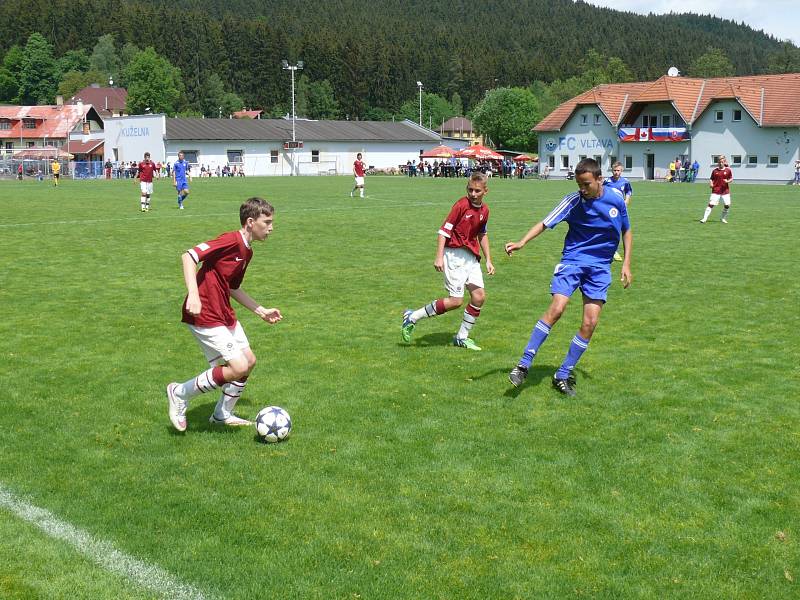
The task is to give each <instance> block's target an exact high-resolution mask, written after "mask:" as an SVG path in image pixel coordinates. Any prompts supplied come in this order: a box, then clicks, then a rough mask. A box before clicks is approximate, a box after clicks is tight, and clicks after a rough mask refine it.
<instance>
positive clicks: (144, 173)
mask: <svg viewBox="0 0 800 600" xmlns="http://www.w3.org/2000/svg"><path fill="white" fill-rule="evenodd" d="M155 170H156V165H155V163H153V162H152V161H150V160H148V161H147V162H145V161H142V162H140V163H139V180H140V181H144V182H145V183H152V182H153V172H154V171H155Z"/></svg>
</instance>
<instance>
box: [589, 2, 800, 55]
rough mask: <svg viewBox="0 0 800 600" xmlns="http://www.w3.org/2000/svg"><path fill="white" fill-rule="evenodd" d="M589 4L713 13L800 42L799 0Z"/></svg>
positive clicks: (660, 11) (639, 10)
mask: <svg viewBox="0 0 800 600" xmlns="http://www.w3.org/2000/svg"><path fill="white" fill-rule="evenodd" d="M586 2H587V3H589V4H594V5H596V6H605V7H607V8H613V9H614V10H622V11H627V12H634V13H639V14H645V15H646V14H648V13H651V12H652V13H655V14H665V13H669V12H675V13H686V12H692V13H695V14H701V15H712V16H714V17H719V18H721V19H730V20H731V21H736V22H737V23H742V22H744V23H745V24H746V25H748V26H750V27H752V28H753V29H756V30H762V31H764V32H765V33H768V34H769V35H772V36H774V37H776V38H778V39H780V40H785V39H788V40H791V41H792V42H793V43H794V44H796V45H798V46H800V9H798V3H797V0H772V1H771V2H763V1H762V2H757V1H754V0H733V1H728V2H724V1H723V0H692V2H691V3H690V4H685V3H683V2H675V1H674V0H673V1H671V2H670V1H669V0H651V1H650V2H648V3H646V4H643V3H642V2H641V0H586Z"/></svg>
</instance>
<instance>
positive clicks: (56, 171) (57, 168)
mask: <svg viewBox="0 0 800 600" xmlns="http://www.w3.org/2000/svg"><path fill="white" fill-rule="evenodd" d="M50 168H51V169H52V171H53V185H54V186H56V187H58V180H59V179H61V163H59V162H58V161H57V160H54V161H53V164H52V165H50Z"/></svg>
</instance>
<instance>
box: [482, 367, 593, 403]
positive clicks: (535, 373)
mask: <svg viewBox="0 0 800 600" xmlns="http://www.w3.org/2000/svg"><path fill="white" fill-rule="evenodd" d="M512 368H513V365H510V366H506V367H499V368H496V369H491V370H489V371H486V372H484V373H481V374H480V375H474V376H473V377H472V379H473V380H478V379H486V378H487V377H494V376H496V375H498V374H499V373H503V374H504V375H505V376H504V377H503V382H504V383H505V384H506V385H507V389H506V391H505V393H503V396H505V397H506V398H511V399H512V400H513V399H515V398H517V396H519V395H520V394H521V393H522V392H523V391H524V390H525V388H526V387H528V386H531V385H538V384H540V383H541V382H542V381H545V380H546V381H548V382H549V381H550V379H551V378H552V377H553V373H555V372H556V371H557V370H558V367H557V366H555V367H554V366H552V365H532V366H531V368H530V369H529V370H528V377H527V378H526V379H525V381H524V382H523V383H522V385H520V386H519V387H518V388H516V387H514V385H513V384H512V383H511V382H510V381H509V380H508V373H510V372H511V369H512ZM576 375H577V378H578V379H582V378H584V377H585V378H586V379H591V377H589V376H587V375H586V374H585V373H584V372H583V371H581V370H577V372H576Z"/></svg>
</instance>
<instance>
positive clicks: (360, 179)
mask: <svg viewBox="0 0 800 600" xmlns="http://www.w3.org/2000/svg"><path fill="white" fill-rule="evenodd" d="M365 172H366V165H365V164H364V161H362V160H361V152H359V153H358V154H356V160H355V162H354V163H353V177H355V185H354V186H353V189H352V190H350V197H351V198H352V197H353V194H354V193H355V191H356V190H359V196H360V197H361V198H363V197H364V177H365V175H364V173H365Z"/></svg>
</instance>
